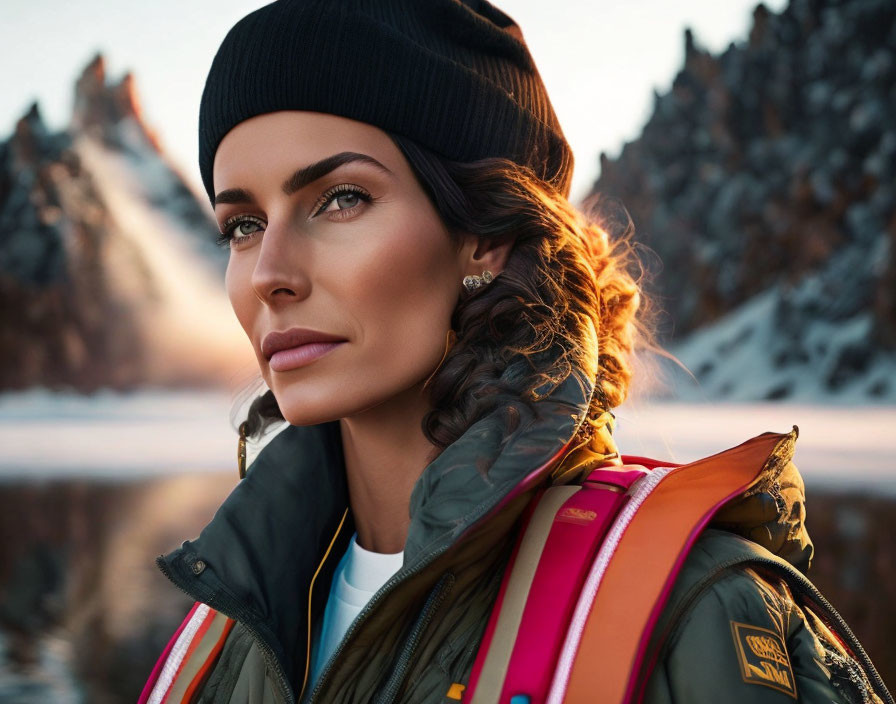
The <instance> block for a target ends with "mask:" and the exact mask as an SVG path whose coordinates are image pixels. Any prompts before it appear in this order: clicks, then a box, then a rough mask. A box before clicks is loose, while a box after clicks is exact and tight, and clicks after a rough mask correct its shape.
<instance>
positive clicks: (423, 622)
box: [375, 572, 454, 704]
mask: <svg viewBox="0 0 896 704" xmlns="http://www.w3.org/2000/svg"><path fill="white" fill-rule="evenodd" d="M453 586H454V575H453V574H452V573H450V572H448V573H446V574H444V575H442V577H441V578H440V579H439V581H438V582H437V583H436V585H435V587H433V590H432V591H431V592H430V594H429V596H428V597H427V599H426V603H425V604H424V605H423V609H422V610H421V612H420V615H419V616H418V617H417V620H416V622H415V623H414V627H413V628H412V629H411V634H410V636H409V637H408V639H407V641H406V642H405V646H404V648H403V649H402V652H401V654H400V655H399V657H398V661H397V662H396V663H395V668H394V669H393V670H392V674H391V675H389V679H388V681H387V682H386V685H385V687H383V689H382V691H381V692H380V693H379V695H377V698H376V702H375V704H391V702H392V701H393V700H394V699H395V697H396V695H397V694H398V688H399V687H400V686H401V683H402V682H403V681H404V678H405V675H406V674H407V669H408V666H409V665H410V662H411V656H412V655H413V654H414V651H415V650H416V649H417V646H418V645H419V643H420V637H421V636H422V635H423V631H425V630H426V627H427V626H428V625H429V622H430V621H431V620H432V617H433V615H434V614H435V612H436V611H437V610H438V608H439V607H440V606H441V605H442V602H443V601H444V600H445V596H446V595H447V593H448V592H449V591H450V590H451V588H452V587H453Z"/></svg>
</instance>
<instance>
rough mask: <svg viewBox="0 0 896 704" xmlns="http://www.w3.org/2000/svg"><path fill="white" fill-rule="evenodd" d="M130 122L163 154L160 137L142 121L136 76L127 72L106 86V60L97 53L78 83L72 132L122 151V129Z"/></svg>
mask: <svg viewBox="0 0 896 704" xmlns="http://www.w3.org/2000/svg"><path fill="white" fill-rule="evenodd" d="M123 122H129V123H131V124H132V125H133V126H134V127H136V128H137V129H136V130H131V132H132V134H133V133H136V134H137V135H139V136H140V137H141V138H142V139H143V140H144V141H145V142H146V144H147V145H148V146H150V147H151V148H152V149H153V150H154V151H156V152H158V153H160V154H161V153H162V149H161V146H160V144H159V139H158V136H157V135H156V133H155V131H154V130H152V129H151V128H150V127H149V126H148V125H147V124H146V122H145V121H144V119H143V112H142V110H141V108H140V101H139V99H138V97H137V88H136V81H135V79H134V75H133V74H132V73H131V72H130V71H128V72H126V73H125V74H124V75H123V76H122V78H121V80H120V81H118V82H117V83H107V80H106V60H105V58H104V57H103V55H102V54H101V53H97V54H96V55H95V56H94V57H93V59H92V60H91V61H90V62H89V63H88V64H87V66H85V67H84V70H83V71H82V72H81V75H80V76H79V77H78V79H77V80H76V81H75V96H74V101H73V105H72V116H71V121H70V123H69V129H70V131H72V132H73V133H86V134H90V135H92V136H94V137H96V138H99V139H102V140H103V141H104V142H105V143H106V144H108V145H109V146H118V147H121V146H122V143H123V140H122V136H121V134H120V125H121V124H122V123H123Z"/></svg>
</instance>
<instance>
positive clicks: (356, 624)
mask: <svg viewBox="0 0 896 704" xmlns="http://www.w3.org/2000/svg"><path fill="white" fill-rule="evenodd" d="M449 547H451V546H450V545H448V546H445V547H443V548H441V549H439V550H436V551H435V552H431V553H429V554H428V555H427V556H426V557H425V558H424V559H423V560H420V561H419V562H417V564H416V565H414V566H413V567H412V568H410V569H409V570H408V571H407V572H404V573H402V572H403V571H402V570H399V571H398V572H396V573H395V574H394V575H392V577H390V578H389V580H388V581H387V582H386V583H385V584H384V585H383V586H382V587H380V589H379V591H378V592H377V593H376V594H374V595H373V596H372V597H370V600H369V601H368V602H367V604H365V605H364V608H363V609H361V611H360V612H359V613H358V615H357V616H356V617H355V620H354V621H352V623H351V625H350V626H349V627H348V630H347V631H346V632H345V635H343V636H342V640H341V641H340V643H339V645H337V646H336V650H335V651H333V654H332V655H331V656H330V659H329V660H328V661H327V662H326V664H325V665H324V669H323V670H321V673H320V676H319V677H318V679H317V684H315V686H314V689H313V690H312V691H311V696H310V697H309V699H308V700H307V704H312V702H314V701H315V698H316V697H317V695H318V694H319V693H320V691H321V689H322V688H323V685H324V684H325V683H326V680H327V675H329V674H330V672H331V671H332V670H333V665H334V663H336V662H337V661H338V660H339V656H340V655H341V654H342V651H343V650H345V644H346V643H347V642H348V641H349V639H350V638H351V636H352V634H354V633H355V631H357V630H358V629H359V628H360V627H361V625H362V624H363V623H364V621H366V620H367V617H368V616H369V614H370V612H371V611H373V609H374V608H375V607H376V605H377V604H378V603H379V602H380V601H381V600H382V598H383V597H384V596H385V595H386V594H388V593H389V592H390V591H391V590H392V588H393V587H394V586H395V585H396V584H398V583H399V582H403V581H404V580H405V579H407V578H408V577H412V576H414V575H415V574H417V573H418V572H420V571H421V570H422V569H423V568H424V567H427V566H428V565H429V564H430V563H432V562H433V561H434V560H435V559H436V558H437V557H438V556H439V555H441V554H442V553H444V552H446V551H447V550H448V548H449Z"/></svg>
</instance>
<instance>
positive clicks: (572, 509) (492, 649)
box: [463, 465, 648, 704]
mask: <svg viewBox="0 0 896 704" xmlns="http://www.w3.org/2000/svg"><path fill="white" fill-rule="evenodd" d="M647 471H648V470H647V469H646V468H644V467H642V466H637V465H625V466H615V467H604V468H601V469H596V470H594V471H593V472H591V473H590V474H589V475H588V477H587V479H586V480H585V481H584V482H583V483H582V484H580V485H579V484H566V485H558V486H552V487H550V488H548V489H547V490H545V491H544V492H543V493H541V494H539V495H538V496H536V498H535V499H534V500H533V502H532V504H531V505H530V510H529V512H528V513H527V515H526V518H525V519H524V524H523V527H522V530H521V531H520V534H519V536H518V538H517V542H516V544H515V545H514V551H513V553H512V555H511V558H510V562H509V563H508V566H507V569H506V570H505V572H504V579H503V581H502V584H501V589H500V591H499V593H498V598H497V601H496V603H495V606H494V608H493V609H492V613H491V616H490V618H489V623H488V625H487V627H486V631H485V635H484V636H483V639H482V643H481V645H480V648H479V652H478V655H477V657H476V661H475V662H474V664H473V670H472V672H471V674H470V682H469V685H468V687H467V688H466V691H465V692H464V697H463V701H465V702H470V703H471V704H483V703H485V702H488V703H493V702H512V703H513V704H516V703H517V702H520V703H521V704H522V703H525V702H529V701H531V702H539V701H543V699H544V696H545V695H546V694H547V691H548V689H549V687H550V684H551V680H552V678H553V674H554V668H555V665H556V659H557V655H558V653H559V652H560V649H561V646H562V644H563V640H564V637H565V635H566V631H567V629H568V625H569V621H570V618H571V616H572V612H573V609H574V608H575V605H576V602H577V599H578V595H579V592H580V590H581V587H582V585H583V583H584V581H585V577H586V575H587V573H588V569H589V567H590V566H591V562H592V560H593V558H594V555H595V554H596V552H597V550H598V548H599V547H600V545H601V542H602V540H603V538H604V536H605V534H606V532H607V529H608V527H609V526H610V524H611V523H612V522H613V520H614V518H615V517H616V515H617V514H618V513H619V511H620V509H621V508H622V506H623V505H624V503H625V502H626V500H627V496H628V494H627V493H626V492H627V491H628V488H629V487H630V486H631V485H632V484H633V483H634V482H635V481H636V480H637V479H640V478H641V477H642V476H644V475H645V474H646V473H647Z"/></svg>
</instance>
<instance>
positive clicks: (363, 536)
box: [340, 382, 435, 553]
mask: <svg viewBox="0 0 896 704" xmlns="http://www.w3.org/2000/svg"><path fill="white" fill-rule="evenodd" d="M422 385H423V382H421V383H420V384H418V385H415V386H413V387H411V388H410V389H407V390H406V391H404V392H402V393H400V394H398V395H397V396H394V397H392V398H390V399H389V400H388V401H386V402H384V403H381V404H379V405H378V406H375V407H373V408H370V409H367V410H366V411H363V412H362V413H359V414H356V415H353V416H349V417H346V418H342V419H341V420H340V428H341V431H342V448H343V452H344V455H345V473H346V479H347V481H348V492H349V502H350V504H351V508H352V515H353V518H354V521H355V527H356V530H357V532H358V537H357V542H358V545H360V546H361V547H362V548H364V549H365V550H370V551H373V552H380V553H397V552H401V551H402V550H404V545H405V541H406V540H407V535H408V528H409V526H410V522H411V519H410V515H409V506H410V502H411V491H412V490H413V488H414V484H415V482H416V481H417V479H418V478H419V477H420V475H421V474H422V472H423V469H424V468H425V467H426V465H427V464H429V462H430V461H432V459H433V456H434V451H435V447H434V446H433V445H432V443H430V442H429V441H428V440H427V439H426V436H425V435H424V434H423V430H422V429H421V427H420V425H421V421H422V420H423V416H424V414H425V413H426V412H427V411H428V410H429V409H430V406H429V401H428V395H427V394H425V393H423V392H422Z"/></svg>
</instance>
